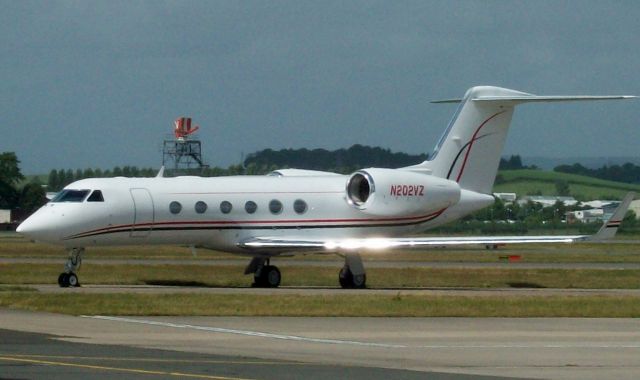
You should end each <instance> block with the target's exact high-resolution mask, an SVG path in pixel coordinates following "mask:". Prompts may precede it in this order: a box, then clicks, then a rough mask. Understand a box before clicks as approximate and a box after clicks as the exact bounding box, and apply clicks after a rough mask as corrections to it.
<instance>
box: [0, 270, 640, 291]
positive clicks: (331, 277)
mask: <svg viewBox="0 0 640 380" xmlns="http://www.w3.org/2000/svg"><path fill="white" fill-rule="evenodd" d="M338 269H339V268H338V267H336V268H333V267H315V266H314V267H311V266H286V267H281V268H280V270H281V272H282V274H283V280H282V286H322V287H336V286H338V284H337V282H338V281H337V279H338ZM243 270H244V267H243V266H239V265H238V266H234V265H220V266H218V265H216V266H211V265H207V266H194V265H85V266H84V267H83V268H82V270H81V271H80V272H79V277H80V282H81V283H82V284H85V285H91V284H94V285H96V284H114V285H185V286H200V287H246V286H249V285H250V284H251V282H252V277H251V276H245V275H243ZM60 271H61V266H60V265H51V264H10V265H7V264H4V265H0V283H2V284H13V285H22V284H47V283H49V284H53V283H55V282H56V280H57V278H58V274H59V273H60ZM367 284H368V286H369V287H371V288H423V287H474V288H508V287H517V288H522V287H524V288H580V289H640V270H638V269H624V270H617V269H614V270H609V269H509V268H505V269H503V268H479V269H476V268H368V269H367Z"/></svg>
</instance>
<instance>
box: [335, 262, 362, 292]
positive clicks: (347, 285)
mask: <svg viewBox="0 0 640 380" xmlns="http://www.w3.org/2000/svg"><path fill="white" fill-rule="evenodd" d="M338 282H339V283H340V287H342V289H364V288H365V287H366V286H367V275H366V274H360V275H355V276H354V274H353V273H351V270H350V269H349V267H346V266H345V267H342V269H340V274H339V275H338Z"/></svg>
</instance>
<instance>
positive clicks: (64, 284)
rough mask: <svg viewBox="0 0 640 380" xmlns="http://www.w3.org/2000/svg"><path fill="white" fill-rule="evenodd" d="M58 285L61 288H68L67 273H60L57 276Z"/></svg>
mask: <svg viewBox="0 0 640 380" xmlns="http://www.w3.org/2000/svg"><path fill="white" fill-rule="evenodd" d="M58 285H60V287H61V288H68V287H69V274H68V273H60V276H58Z"/></svg>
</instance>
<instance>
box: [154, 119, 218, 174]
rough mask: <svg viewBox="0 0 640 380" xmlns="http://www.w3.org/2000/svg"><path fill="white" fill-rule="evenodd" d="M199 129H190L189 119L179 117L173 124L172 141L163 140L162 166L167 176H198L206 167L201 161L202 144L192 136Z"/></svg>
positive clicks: (196, 127)
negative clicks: (173, 137)
mask: <svg viewBox="0 0 640 380" xmlns="http://www.w3.org/2000/svg"><path fill="white" fill-rule="evenodd" d="M199 128H200V127H198V126H195V127H193V128H192V127H191V118H190V117H180V118H177V119H176V121H175V122H174V131H173V133H174V136H175V139H173V140H164V144H163V148H162V166H164V167H165V173H166V175H167V176H169V177H172V176H177V175H200V174H202V171H203V169H205V168H206V167H207V165H205V164H204V163H203V161H202V144H201V142H200V140H197V139H194V138H193V136H192V134H193V133H194V132H195V131H197V130H198V129H199Z"/></svg>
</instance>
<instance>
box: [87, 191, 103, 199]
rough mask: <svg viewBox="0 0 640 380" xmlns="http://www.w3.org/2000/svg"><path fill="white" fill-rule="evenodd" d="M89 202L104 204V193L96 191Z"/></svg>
mask: <svg viewBox="0 0 640 380" xmlns="http://www.w3.org/2000/svg"><path fill="white" fill-rule="evenodd" d="M87 202H104V198H103V197H102V191H100V190H94V191H93V193H91V195H90V196H89V198H87Z"/></svg>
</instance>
